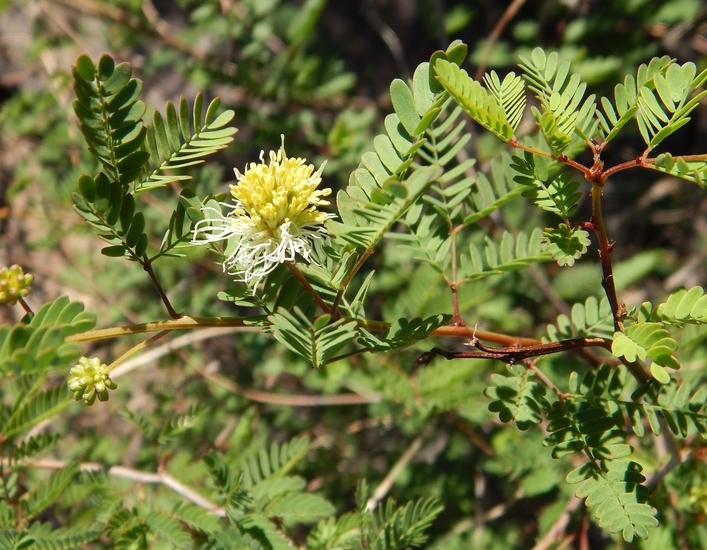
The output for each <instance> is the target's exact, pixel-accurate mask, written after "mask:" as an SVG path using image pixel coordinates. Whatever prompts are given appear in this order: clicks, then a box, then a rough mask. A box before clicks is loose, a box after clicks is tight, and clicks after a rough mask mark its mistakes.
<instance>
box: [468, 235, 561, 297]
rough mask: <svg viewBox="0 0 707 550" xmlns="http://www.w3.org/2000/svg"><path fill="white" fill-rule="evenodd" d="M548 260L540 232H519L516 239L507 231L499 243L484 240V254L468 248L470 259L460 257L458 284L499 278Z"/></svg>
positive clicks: (549, 258) (471, 247) (476, 249)
mask: <svg viewBox="0 0 707 550" xmlns="http://www.w3.org/2000/svg"><path fill="white" fill-rule="evenodd" d="M551 259H552V256H551V254H550V253H549V252H546V251H545V249H544V246H543V243H542V232H541V230H540V229H537V228H536V229H534V230H533V232H532V233H531V234H530V235H528V234H527V233H523V232H521V233H519V234H518V236H517V237H514V236H513V235H512V234H511V233H509V232H507V231H506V232H504V233H503V235H502V236H501V239H500V240H498V241H496V240H493V239H491V238H489V237H486V238H485V246H484V248H483V250H481V249H480V248H479V247H478V246H476V245H474V244H471V245H469V256H467V255H465V254H462V255H461V256H460V266H461V270H460V273H461V274H462V276H463V279H461V280H460V281H459V282H460V283H461V282H462V281H463V282H467V281H475V280H478V279H483V278H485V277H491V276H496V275H502V274H504V273H508V272H510V271H516V270H518V269H523V268H526V267H528V266H529V265H531V264H534V263H539V262H547V261H549V260H551Z"/></svg>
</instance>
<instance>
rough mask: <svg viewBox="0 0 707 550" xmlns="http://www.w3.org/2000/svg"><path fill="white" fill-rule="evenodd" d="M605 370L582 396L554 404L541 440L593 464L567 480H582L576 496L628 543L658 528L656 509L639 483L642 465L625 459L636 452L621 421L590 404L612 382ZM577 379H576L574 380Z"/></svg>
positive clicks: (573, 383)
mask: <svg viewBox="0 0 707 550" xmlns="http://www.w3.org/2000/svg"><path fill="white" fill-rule="evenodd" d="M610 374H611V371H610V370H609V369H608V368H605V369H604V371H603V373H600V374H599V375H597V376H596V377H590V379H588V380H585V381H584V382H583V384H582V386H583V388H582V389H581V390H580V391H582V392H584V393H585V396H583V397H582V398H565V399H564V400H562V401H558V402H556V403H554V404H553V407H552V410H551V411H550V412H549V413H548V414H547V419H548V424H547V430H548V432H550V434H549V435H548V436H547V437H546V438H545V441H544V442H543V444H544V445H546V446H551V447H553V450H552V455H553V457H555V458H559V457H562V456H565V455H569V454H573V453H578V452H583V453H584V454H586V455H587V456H589V458H590V460H589V461H588V462H587V463H585V464H584V465H582V466H580V467H578V468H576V469H575V470H573V471H572V472H570V473H569V474H568V476H567V482H568V483H570V484H574V483H580V482H583V483H582V485H581V486H580V488H579V489H578V490H577V492H576V496H577V497H578V498H584V499H586V504H587V506H588V507H590V508H594V509H595V516H596V517H597V519H598V520H599V525H601V526H602V527H603V528H605V529H608V530H610V531H611V532H617V531H620V532H621V533H622V535H623V537H624V539H625V540H626V541H631V540H633V537H634V536H635V535H637V536H639V537H640V538H647V536H648V532H647V529H648V528H650V527H655V526H657V525H658V522H657V520H656V519H655V517H654V516H655V514H656V510H655V508H653V506H652V505H651V504H650V491H649V490H648V489H647V488H646V487H645V486H644V485H641V483H643V482H644V481H645V478H644V477H643V476H642V475H641V474H640V471H641V469H642V468H641V466H640V465H639V464H637V463H635V462H633V461H630V460H625V459H626V457H628V456H630V455H631V454H632V452H633V449H632V448H631V446H630V445H627V444H626V442H625V440H626V434H625V432H624V431H623V429H619V428H618V426H617V419H615V418H614V417H612V416H611V415H610V414H609V413H608V412H607V411H606V410H605V409H604V408H602V407H599V406H596V405H594V404H592V403H591V397H592V395H599V394H601V393H602V392H603V391H604V389H605V388H606V386H607V385H608V383H609V380H613V378H607V375H609V376H610ZM573 380H574V381H573ZM576 380H577V377H576V375H573V377H571V380H570V390H571V391H573V392H577V391H578V388H577V381H576Z"/></svg>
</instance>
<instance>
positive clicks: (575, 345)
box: [416, 338, 611, 365]
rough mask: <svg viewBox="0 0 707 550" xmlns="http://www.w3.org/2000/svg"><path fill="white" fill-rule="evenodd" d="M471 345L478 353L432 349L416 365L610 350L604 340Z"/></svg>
mask: <svg viewBox="0 0 707 550" xmlns="http://www.w3.org/2000/svg"><path fill="white" fill-rule="evenodd" d="M472 345H473V346H474V347H475V348H476V349H478V350H479V351H448V350H444V349H441V348H432V349H431V350H430V351H428V352H425V353H423V354H422V355H420V356H419V357H418V358H417V360H416V363H417V364H418V365H426V364H428V363H429V362H430V361H432V359H434V358H435V357H437V356H438V355H440V356H442V357H444V358H445V359H448V360H451V359H496V360H498V361H503V362H504V363H510V364H514V363H518V362H520V361H523V360H525V359H529V358H531V357H540V356H543V355H550V354H551V353H558V352H561V351H572V350H577V349H582V348H588V347H596V346H599V347H602V348H604V349H608V350H610V349H611V340H608V339H606V338H572V339H570V340H562V341H561V342H548V343H545V344H537V345H532V346H525V347H502V348H492V347H487V346H484V345H482V344H481V343H480V342H479V341H478V339H475V340H472Z"/></svg>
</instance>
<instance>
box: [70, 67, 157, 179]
mask: <svg viewBox="0 0 707 550" xmlns="http://www.w3.org/2000/svg"><path fill="white" fill-rule="evenodd" d="M72 72H73V81H74V92H75V93H76V99H75V100H74V103H73V106H74V112H75V113H76V116H77V117H78V120H79V128H80V130H81V132H82V133H83V135H84V138H85V139H86V143H87V144H88V148H89V150H90V151H91V153H93V155H94V156H95V157H96V158H97V159H98V160H99V161H100V162H101V164H102V165H103V169H104V171H105V172H106V174H108V176H109V177H110V179H111V180H112V181H115V182H117V183H119V184H120V185H121V187H122V188H123V189H127V186H128V185H129V184H130V183H132V182H133V181H135V180H136V179H137V178H138V177H139V176H140V173H141V172H142V170H143V167H144V166H145V163H146V162H147V159H148V157H149V154H148V153H147V152H146V151H144V150H142V149H141V147H142V144H143V142H144V141H145V136H146V129H145V125H144V123H143V120H142V116H143V115H144V114H145V109H146V107H145V104H144V103H143V102H142V101H140V99H139V97H140V93H141V91H142V83H141V82H140V81H139V80H137V79H135V78H132V70H131V68H130V65H129V64H128V63H119V64H118V65H116V64H115V61H113V58H112V57H110V56H109V55H103V56H102V57H101V58H100V59H99V60H98V65H97V66H96V65H94V64H93V62H92V61H91V59H90V58H89V57H88V56H86V55H82V56H80V57H79V58H78V59H77V61H76V65H75V66H74V67H73V70H72Z"/></svg>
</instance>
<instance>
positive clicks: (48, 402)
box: [0, 384, 69, 438]
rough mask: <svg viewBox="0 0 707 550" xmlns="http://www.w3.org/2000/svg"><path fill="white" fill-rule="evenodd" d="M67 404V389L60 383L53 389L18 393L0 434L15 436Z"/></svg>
mask: <svg viewBox="0 0 707 550" xmlns="http://www.w3.org/2000/svg"><path fill="white" fill-rule="evenodd" d="M68 404H69V389H68V386H67V385H66V384H61V385H59V386H57V387H56V388H54V389H53V390H48V391H42V392H37V393H32V394H30V395H20V396H19V397H18V398H17V401H16V402H15V404H14V406H13V412H12V414H11V415H10V417H9V418H8V419H7V420H6V421H5V422H4V424H3V425H2V427H0V434H2V436H3V437H5V438H9V437H12V436H15V435H17V434H19V433H21V432H23V431H25V430H27V429H29V428H31V427H32V426H34V425H36V424H38V423H39V422H41V421H42V420H46V419H47V418H51V417H52V416H54V415H55V414H56V413H57V412H59V411H60V410H62V409H63V408H64V407H66V406H67V405H68Z"/></svg>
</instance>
